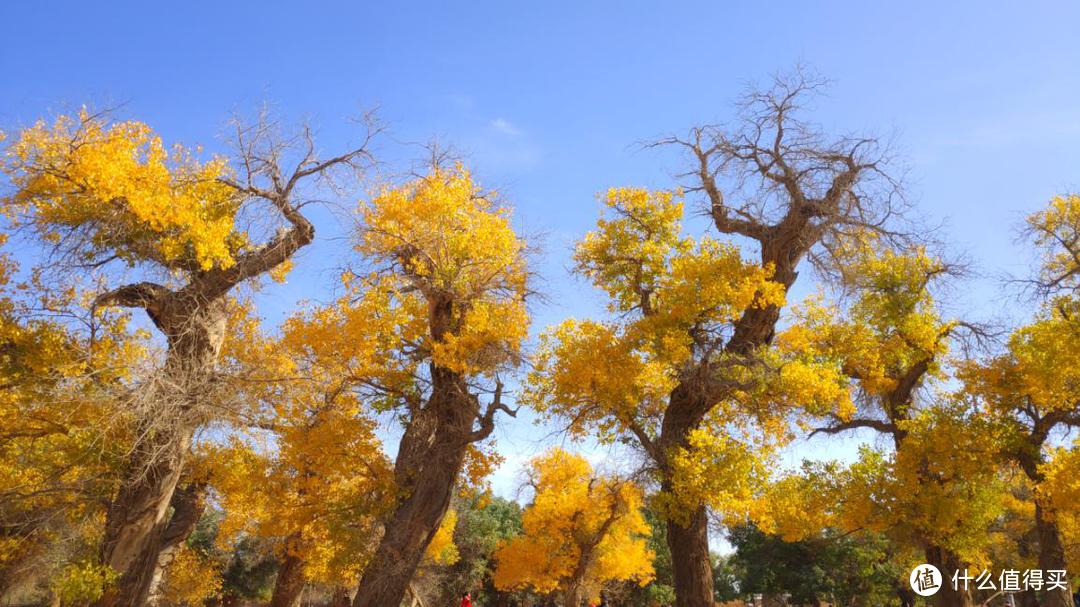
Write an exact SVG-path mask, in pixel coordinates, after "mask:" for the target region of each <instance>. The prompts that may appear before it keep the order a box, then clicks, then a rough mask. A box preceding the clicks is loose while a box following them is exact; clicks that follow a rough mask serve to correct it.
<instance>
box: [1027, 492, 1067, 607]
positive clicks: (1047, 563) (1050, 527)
mask: <svg viewBox="0 0 1080 607" xmlns="http://www.w3.org/2000/svg"><path fill="white" fill-rule="evenodd" d="M1035 530H1036V533H1038V536H1039V568H1040V569H1042V570H1043V579H1044V583H1045V580H1047V579H1049V576H1050V573H1049V572H1050V571H1054V570H1057V571H1062V572H1064V571H1065V565H1066V563H1065V548H1064V546H1063V545H1062V543H1061V530H1060V529H1059V528H1058V525H1057V521H1055V520H1053V516H1052V515H1051V516H1050V517H1049V518H1048V517H1047V512H1046V510H1045V509H1044V508H1043V506H1042V504H1040V503H1039V500H1038V499H1036V500H1035ZM1061 576H1062V578H1065V579H1066V582H1065V587H1064V588H1054V589H1053V590H1050V589H1049V586H1047V587H1046V588H1047V590H1046V594H1045V597H1044V599H1045V605H1046V607H1073V600H1072V589H1071V588H1070V587H1069V583H1068V581H1067V580H1068V578H1067V577H1066V576H1067V574H1065V573H1062V574H1061Z"/></svg>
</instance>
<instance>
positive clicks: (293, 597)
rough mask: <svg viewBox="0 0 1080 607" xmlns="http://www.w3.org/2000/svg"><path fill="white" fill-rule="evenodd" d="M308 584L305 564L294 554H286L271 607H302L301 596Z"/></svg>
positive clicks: (278, 575) (271, 599) (272, 596)
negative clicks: (305, 575)
mask: <svg viewBox="0 0 1080 607" xmlns="http://www.w3.org/2000/svg"><path fill="white" fill-rule="evenodd" d="M306 583H307V582H306V581H305V580H304V562H303V561H301V560H300V558H299V557H297V556H295V555H293V554H286V555H285V558H283V559H282V560H281V568H280V569H278V574H277V581H276V582H275V583H274V594H273V595H271V596H270V605H269V607H300V596H301V595H302V594H303V593H304V585H305V584H306Z"/></svg>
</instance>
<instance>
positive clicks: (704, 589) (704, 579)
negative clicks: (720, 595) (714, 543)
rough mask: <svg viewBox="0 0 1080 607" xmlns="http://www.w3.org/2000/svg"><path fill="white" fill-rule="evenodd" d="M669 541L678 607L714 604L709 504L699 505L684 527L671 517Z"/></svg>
mask: <svg viewBox="0 0 1080 607" xmlns="http://www.w3.org/2000/svg"><path fill="white" fill-rule="evenodd" d="M667 544H668V548H669V549H670V550H671V570H672V574H673V578H674V580H675V604H676V605H677V606H678V607H702V606H708V607H712V604H713V577H712V564H711V561H710V560H709V526H708V519H707V517H706V514H705V507H704V506H701V507H699V508H698V509H697V510H696V511H695V512H694V513H693V515H692V516H691V517H690V520H689V524H688V525H687V526H686V527H683V526H682V525H680V524H679V523H678V522H676V521H671V520H669V521H667Z"/></svg>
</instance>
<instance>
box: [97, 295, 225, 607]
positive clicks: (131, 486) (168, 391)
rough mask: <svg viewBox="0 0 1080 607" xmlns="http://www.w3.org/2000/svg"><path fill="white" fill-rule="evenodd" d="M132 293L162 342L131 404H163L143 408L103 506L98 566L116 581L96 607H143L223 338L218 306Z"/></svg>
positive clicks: (221, 312) (222, 310)
mask: <svg viewBox="0 0 1080 607" xmlns="http://www.w3.org/2000/svg"><path fill="white" fill-rule="evenodd" d="M136 287H139V288H140V289H144V290H145V291H143V292H140V293H139V294H138V296H139V297H146V298H151V300H150V301H148V302H146V303H144V306H145V307H146V309H147V312H148V313H149V314H150V317H151V319H153V321H154V323H155V324H156V325H157V326H158V328H159V329H161V330H162V332H164V333H165V334H166V336H168V338H169V339H168V341H169V351H168V355H167V357H166V361H165V365H164V368H163V370H162V377H161V378H159V380H158V381H157V382H156V385H154V386H151V387H149V388H148V389H147V391H146V392H145V393H144V394H143V395H142V396H141V397H138V398H146V396H145V395H146V394H149V395H150V398H154V399H161V401H163V402H154V403H148V404H147V405H148V407H149V408H148V409H147V411H145V412H143V413H142V415H143V416H144V418H145V419H144V420H143V422H142V423H141V425H140V427H139V428H138V429H137V436H138V437H139V439H138V441H137V443H136V445H135V447H134V451H133V454H132V457H131V460H130V461H129V463H128V468H127V473H126V475H125V478H124V481H123V483H122V484H121V487H120V490H119V492H118V494H117V496H116V497H115V498H114V500H113V502H112V503H111V504H110V505H109V510H108V514H107V516H106V521H105V537H104V541H103V542H102V549H101V561H102V562H103V563H104V564H106V565H108V566H109V567H111V568H112V569H113V570H114V571H116V572H118V573H119V574H120V577H119V579H118V581H117V582H116V584H114V585H113V587H112V588H111V589H110V590H109V591H108V592H106V594H105V595H104V596H103V597H102V598H100V599H99V600H98V601H97V602H95V603H94V605H95V607H140V606H142V605H145V604H146V603H147V601H148V600H149V597H150V589H151V585H152V583H153V579H154V575H155V571H157V569H158V557H159V555H160V552H161V548H162V540H163V539H164V537H165V532H166V528H167V527H168V524H169V520H168V519H167V514H168V510H169V506H170V504H171V502H172V499H173V494H174V492H175V491H176V486H177V484H178V483H179V481H180V475H181V474H182V473H183V470H184V464H185V461H186V459H187V455H188V451H189V449H190V445H191V438H192V436H193V434H194V432H195V429H196V428H197V427H198V424H199V423H200V415H201V414H200V413H199V412H198V409H197V407H199V406H200V405H201V404H203V402H202V401H203V399H205V398H206V396H207V394H208V390H209V389H210V379H209V374H210V371H211V370H212V368H213V365H214V363H215V361H216V359H217V356H218V352H219V351H220V349H221V344H222V341H223V340H224V337H225V318H226V316H225V313H226V310H225V308H224V305H223V303H222V302H221V301H220V300H218V301H217V302H215V303H211V304H205V303H203V302H199V301H197V299H195V298H194V297H193V296H192V295H191V294H189V293H185V292H184V291H180V292H177V293H174V292H172V291H169V290H167V289H164V287H158V288H156V289H153V288H149V287H146V286H145V285H136ZM158 407H160V409H159V408H158ZM163 420H164V421H163ZM191 528H192V529H193V528H194V526H192V527H191ZM189 532H190V531H189ZM184 537H186V536H184ZM181 539H182V538H181Z"/></svg>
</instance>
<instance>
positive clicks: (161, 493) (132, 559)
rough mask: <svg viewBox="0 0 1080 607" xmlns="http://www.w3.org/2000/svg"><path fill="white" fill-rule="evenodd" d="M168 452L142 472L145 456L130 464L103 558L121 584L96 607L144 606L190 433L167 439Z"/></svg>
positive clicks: (113, 507) (110, 512) (114, 504)
mask: <svg viewBox="0 0 1080 607" xmlns="http://www.w3.org/2000/svg"><path fill="white" fill-rule="evenodd" d="M165 440H166V441H168V444H167V445H165V446H164V449H166V453H165V454H164V455H163V454H162V453H160V452H158V453H156V454H155V455H154V456H152V457H155V458H157V459H158V461H156V462H154V463H152V464H151V465H150V466H149V467H148V468H146V469H145V470H143V468H144V466H143V462H145V461H146V460H145V459H144V458H145V457H147V456H146V455H144V456H142V457H139V458H137V459H136V460H135V461H134V462H133V463H132V464H131V466H130V469H129V473H128V479H127V480H126V481H125V482H124V484H123V486H122V487H121V489H120V492H119V493H118V495H117V497H116V499H115V500H114V501H113V502H112V504H110V506H109V510H108V514H107V515H106V520H105V540H104V543H103V546H102V557H101V560H102V562H103V563H104V564H106V565H108V566H109V567H111V568H112V569H113V570H114V571H117V572H119V573H120V577H119V580H118V581H117V583H116V584H115V585H113V587H112V588H111V589H110V591H108V592H107V593H106V594H105V595H104V596H103V597H102V598H101V599H99V600H98V601H97V602H96V603H95V606H96V607H138V606H141V605H145V604H146V602H147V601H148V599H149V596H150V587H151V583H152V581H153V578H154V573H155V571H156V570H157V566H158V556H159V555H160V551H161V539H162V537H163V536H164V532H165V529H166V527H167V524H168V521H167V519H166V515H167V513H168V509H169V505H170V503H171V502H172V498H173V494H174V492H175V490H176V485H177V483H178V482H179V480H180V473H181V471H182V470H183V466H184V460H185V458H186V454H187V443H188V442H189V441H190V440H191V433H190V432H181V433H180V434H178V435H174V436H170V437H167V438H165Z"/></svg>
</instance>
